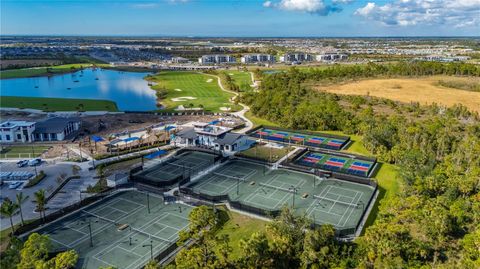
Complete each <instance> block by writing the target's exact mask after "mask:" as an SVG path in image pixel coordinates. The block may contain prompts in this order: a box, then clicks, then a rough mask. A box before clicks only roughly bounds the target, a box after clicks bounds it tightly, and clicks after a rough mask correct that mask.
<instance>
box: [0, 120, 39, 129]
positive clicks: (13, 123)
mask: <svg viewBox="0 0 480 269" xmlns="http://www.w3.org/2000/svg"><path fill="white" fill-rule="evenodd" d="M33 124H35V122H32V121H24V120H8V121H4V122H2V123H0V127H1V128H15V127H23V126H24V127H28V126H31V125H33Z"/></svg>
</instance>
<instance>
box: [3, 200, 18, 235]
mask: <svg viewBox="0 0 480 269" xmlns="http://www.w3.org/2000/svg"><path fill="white" fill-rule="evenodd" d="M17 209H18V205H17V204H15V203H14V202H12V201H11V200H10V199H8V198H7V199H5V200H4V201H3V203H2V205H1V206H0V214H1V215H2V216H4V217H7V218H9V219H10V228H11V229H12V235H13V215H15V212H16V211H17Z"/></svg>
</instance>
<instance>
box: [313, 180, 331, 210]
mask: <svg viewBox="0 0 480 269" xmlns="http://www.w3.org/2000/svg"><path fill="white" fill-rule="evenodd" d="M329 187H331V186H330V185H328V186H327V187H326V188H325V189H323V190H322V191H321V192H320V193H319V194H318V195H319V196H322V197H323V195H322V194H323V193H324V192H325V191H327V190H329ZM312 197H313V202H312V203H311V204H310V206H309V207H308V208H307V215H308V217H310V216H311V215H312V214H315V212H314V211H315V210H316V208H315V207H316V205H315V204H317V203H318V199H317V198H315V196H314V195H313V194H312ZM308 211H310V213H308Z"/></svg>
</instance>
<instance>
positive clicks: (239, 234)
mask: <svg viewBox="0 0 480 269" xmlns="http://www.w3.org/2000/svg"><path fill="white" fill-rule="evenodd" d="M228 214H229V217H230V219H229V220H228V221H227V222H226V223H225V224H224V225H223V227H222V228H221V229H220V230H219V231H218V232H217V236H221V235H228V237H229V238H230V246H231V247H232V254H231V257H232V258H233V259H236V258H238V257H240V254H241V249H240V240H242V239H243V240H246V239H248V238H250V236H251V235H252V234H253V233H254V232H259V231H262V230H264V229H265V225H266V224H267V222H266V221H263V220H259V219H255V218H251V217H248V216H245V215H241V214H238V213H235V212H231V211H228Z"/></svg>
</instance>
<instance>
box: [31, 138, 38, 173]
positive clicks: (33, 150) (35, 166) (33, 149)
mask: <svg viewBox="0 0 480 269" xmlns="http://www.w3.org/2000/svg"><path fill="white" fill-rule="evenodd" d="M32 156H33V158H35V148H34V147H33V145H32ZM33 168H34V169H35V177H38V173H37V164H35V165H34V166H33Z"/></svg>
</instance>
